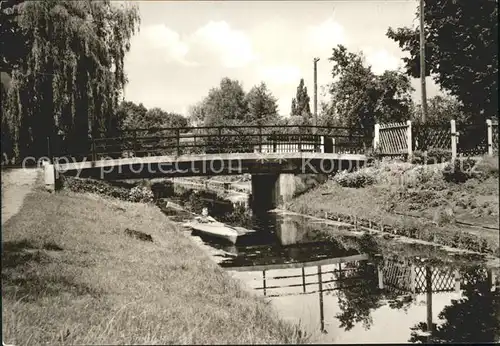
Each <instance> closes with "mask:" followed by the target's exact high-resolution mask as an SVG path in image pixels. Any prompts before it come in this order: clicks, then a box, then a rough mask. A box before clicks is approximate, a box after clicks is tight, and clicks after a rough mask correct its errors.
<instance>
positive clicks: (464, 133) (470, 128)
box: [457, 123, 488, 156]
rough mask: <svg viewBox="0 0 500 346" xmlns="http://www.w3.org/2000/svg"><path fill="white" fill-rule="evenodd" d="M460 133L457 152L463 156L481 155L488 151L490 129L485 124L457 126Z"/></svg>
mask: <svg viewBox="0 0 500 346" xmlns="http://www.w3.org/2000/svg"><path fill="white" fill-rule="evenodd" d="M457 131H458V133H459V136H458V143H457V153H458V154H459V155H461V156H479V155H484V154H485V153H487V152H488V130H487V125H486V123H485V124H474V125H462V126H457Z"/></svg>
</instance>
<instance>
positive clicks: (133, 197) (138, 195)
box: [128, 186, 154, 203]
mask: <svg viewBox="0 0 500 346" xmlns="http://www.w3.org/2000/svg"><path fill="white" fill-rule="evenodd" d="M128 200H129V201H131V202H137V203H152V202H153V200H154V195H153V192H152V191H151V189H150V188H148V187H146V186H135V187H133V188H132V189H131V190H130V192H129V195H128Z"/></svg>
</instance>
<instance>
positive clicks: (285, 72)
mask: <svg viewBox="0 0 500 346" xmlns="http://www.w3.org/2000/svg"><path fill="white" fill-rule="evenodd" d="M258 74H259V76H260V78H261V79H262V80H263V81H265V82H266V83H269V84H271V85H290V84H298V83H299V80H300V78H301V70H300V68H299V67H297V66H295V65H276V66H263V67H261V68H259V73H258Z"/></svg>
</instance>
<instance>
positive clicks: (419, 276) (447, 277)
mask: <svg viewBox="0 0 500 346" xmlns="http://www.w3.org/2000/svg"><path fill="white" fill-rule="evenodd" d="M428 268H429V267H426V265H425V264H418V265H416V264H412V263H408V262H405V261H401V260H397V259H385V260H384V265H383V267H382V275H383V284H384V286H385V287H387V288H392V289H395V290H397V291H401V292H408V293H423V292H427V291H428V287H427V283H426V271H427V270H428ZM429 270H431V273H432V279H431V280H432V281H431V282H432V292H434V293H437V292H452V291H458V290H460V276H459V274H458V272H457V271H456V270H453V269H451V268H449V267H430V268H429Z"/></svg>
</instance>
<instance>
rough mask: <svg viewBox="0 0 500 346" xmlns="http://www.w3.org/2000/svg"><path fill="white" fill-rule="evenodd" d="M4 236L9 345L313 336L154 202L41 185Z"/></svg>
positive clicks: (5, 326)
mask: <svg viewBox="0 0 500 346" xmlns="http://www.w3.org/2000/svg"><path fill="white" fill-rule="evenodd" d="M138 232H143V233H145V234H148V235H150V236H151V238H152V241H147V240H148V239H147V237H145V238H144V239H145V240H140V239H137V238H134V237H133V235H134V234H139V233H138ZM2 234H3V239H2V247H3V249H2V303H3V304H2V305H3V307H2V308H3V340H4V341H5V342H7V343H11V344H16V345H17V344H42V343H49V344H172V343H173V344H213V343H230V344H232V343H238V344H241V343H300V342H303V340H302V338H301V337H299V336H298V332H297V329H296V328H295V327H292V326H290V325H289V324H286V323H284V322H282V321H280V320H279V318H278V317H277V316H276V315H275V314H274V312H273V311H271V310H270V308H269V307H268V306H267V305H266V304H265V303H264V302H263V301H261V300H259V299H257V298H255V297H252V296H250V295H249V293H246V292H245V291H243V290H242V289H241V288H240V286H239V284H238V283H236V282H234V281H233V280H232V279H231V278H229V276H228V275H227V274H226V273H224V272H223V271H222V270H221V269H220V268H219V267H218V266H217V265H216V264H214V263H213V262H211V261H210V260H209V259H208V258H207V257H205V255H204V254H202V253H201V252H200V251H199V250H198V249H197V248H196V247H195V245H193V244H192V243H191V242H190V241H189V240H188V239H187V238H186V237H184V236H183V235H182V234H180V233H179V231H178V230H177V229H176V228H175V226H174V225H172V224H170V223H168V222H167V221H166V219H165V217H164V215H163V214H162V213H161V212H160V211H159V210H158V208H156V207H154V206H152V205H147V204H139V203H130V202H121V201H119V200H117V199H109V198H104V197H98V196H96V195H82V194H75V193H73V192H60V193H58V194H53V195H50V194H48V193H46V192H45V191H42V190H36V191H35V192H33V193H32V194H31V195H29V196H28V198H27V199H26V201H25V203H24V205H23V207H22V209H21V211H20V212H19V213H18V214H17V215H15V216H14V217H12V219H10V220H9V221H8V222H7V223H6V224H5V227H4V229H3V230H2Z"/></svg>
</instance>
